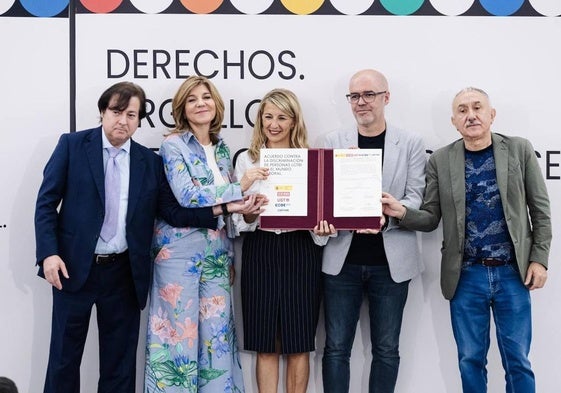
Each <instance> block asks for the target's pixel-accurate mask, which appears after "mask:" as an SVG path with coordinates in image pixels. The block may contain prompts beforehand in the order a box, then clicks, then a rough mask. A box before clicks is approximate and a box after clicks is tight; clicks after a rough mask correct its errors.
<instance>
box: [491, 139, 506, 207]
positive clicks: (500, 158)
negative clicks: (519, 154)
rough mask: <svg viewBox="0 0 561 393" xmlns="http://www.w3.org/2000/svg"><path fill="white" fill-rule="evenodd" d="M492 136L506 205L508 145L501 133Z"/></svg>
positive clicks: (504, 204) (498, 181)
mask: <svg viewBox="0 0 561 393" xmlns="http://www.w3.org/2000/svg"><path fill="white" fill-rule="evenodd" d="M492 137H493V155H494V156H495V171H496V175H497V185H498V186H499V194H500V195H501V201H502V203H503V206H506V201H507V197H508V195H507V190H508V146H507V144H506V143H505V141H504V139H503V138H502V137H501V136H500V135H497V134H492Z"/></svg>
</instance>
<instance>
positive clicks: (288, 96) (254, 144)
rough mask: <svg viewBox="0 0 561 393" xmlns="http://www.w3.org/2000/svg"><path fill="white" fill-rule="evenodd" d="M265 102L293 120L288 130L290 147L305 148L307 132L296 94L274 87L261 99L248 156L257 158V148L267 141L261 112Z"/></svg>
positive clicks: (253, 158)
mask: <svg viewBox="0 0 561 393" xmlns="http://www.w3.org/2000/svg"><path fill="white" fill-rule="evenodd" d="M266 104H272V105H274V106H276V107H277V108H279V109H280V110H281V111H283V112H284V113H286V115H287V116H288V117H290V118H291V119H292V120H293V121H294V128H293V129H292V130H291V131H290V147H292V148H307V147H308V132H307V130H306V124H305V123H304V116H303V115H302V108H301V107H300V103H299V102H298V98H297V97H296V95H295V94H294V93H293V92H291V91H290V90H287V89H274V90H271V91H270V92H268V93H267V94H266V95H265V97H263V99H262V100H261V104H260V105H259V109H258V111H257V118H256V119H255V127H253V136H252V138H251V144H250V146H249V149H248V150H247V154H248V155H249V158H251V160H252V161H253V162H256V161H257V160H258V159H259V150H260V149H261V147H263V145H265V144H266V143H267V137H266V136H265V132H264V131H263V112H264V110H265V105H266Z"/></svg>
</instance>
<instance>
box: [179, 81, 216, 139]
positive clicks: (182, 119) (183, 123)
mask: <svg viewBox="0 0 561 393" xmlns="http://www.w3.org/2000/svg"><path fill="white" fill-rule="evenodd" d="M200 85H205V86H206V88H207V89H208V91H209V92H210V96H211V97H212V100H213V101H214V104H215V106H216V115H215V116H214V119H212V122H211V123H210V130H209V136H210V141H211V142H212V144H213V145H215V144H216V143H217V142H218V134H219V133H220V130H222V121H223V120H224V101H223V100H222V97H221V96H220V93H219V92H218V90H217V89H216V87H215V86H214V84H213V83H212V82H211V81H210V80H208V79H207V78H205V77H203V76H196V75H195V76H190V77H189V78H187V79H186V80H185V81H184V82H183V83H182V84H181V86H179V89H178V90H177V93H175V96H174V97H173V101H172V104H171V108H172V115H173V120H174V122H175V128H174V129H173V130H172V131H171V132H172V133H183V132H186V131H190V130H191V126H190V125H189V121H188V120H187V117H186V116H185V103H186V102H187V97H189V94H191V92H192V91H193V89H194V88H195V87H197V86H200Z"/></svg>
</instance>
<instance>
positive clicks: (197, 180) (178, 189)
mask: <svg viewBox="0 0 561 393" xmlns="http://www.w3.org/2000/svg"><path fill="white" fill-rule="evenodd" d="M201 150H202V149H201ZM222 152H224V149H222ZM160 154H161V156H162V158H163V160H164V169H165V172H166V177H167V180H168V182H169V185H170V187H171V190H172V191H173V194H174V195H175V197H176V198H177V201H178V202H179V204H180V205H181V206H183V207H205V206H215V205H219V204H221V203H226V202H231V201H236V200H240V199H242V191H241V187H240V184H239V183H237V182H234V183H226V184H223V185H215V184H214V181H213V179H214V178H213V175H212V170H211V169H210V168H209V167H208V165H207V163H206V158H204V156H203V155H201V154H200V153H197V152H196V151H195V149H192V148H190V146H189V145H187V144H186V143H185V142H184V140H183V139H182V138H180V137H171V138H170V137H168V138H167V139H166V140H164V142H163V143H162V147H161V149H160ZM223 159H224V160H226V161H229V160H230V157H229V152H228V154H227V157H224V158H223ZM218 164H219V167H220V163H218ZM229 167H231V164H230V163H229V162H228V164H227V165H226V168H224V169H222V168H221V170H226V171H228V169H229ZM227 174H228V173H226V175H227ZM223 175H224V173H223Z"/></svg>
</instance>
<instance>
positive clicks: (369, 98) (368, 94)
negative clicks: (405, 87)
mask: <svg viewBox="0 0 561 393" xmlns="http://www.w3.org/2000/svg"><path fill="white" fill-rule="evenodd" d="M385 93H387V91H386V90H384V91H378V92H376V91H365V92H364V93H351V94H347V95H346V97H347V101H349V102H350V103H351V104H356V103H357V102H359V101H360V99H361V98H362V99H363V100H364V102H366V103H367V104H369V103H371V102H373V101H374V100H375V99H376V96H379V95H380V94H385Z"/></svg>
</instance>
